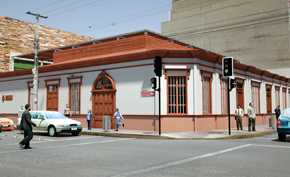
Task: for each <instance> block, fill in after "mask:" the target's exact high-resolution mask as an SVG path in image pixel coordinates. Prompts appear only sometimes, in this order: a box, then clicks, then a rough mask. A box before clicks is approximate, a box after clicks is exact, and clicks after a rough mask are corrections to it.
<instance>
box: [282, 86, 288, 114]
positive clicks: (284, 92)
mask: <svg viewBox="0 0 290 177" xmlns="http://www.w3.org/2000/svg"><path fill="white" fill-rule="evenodd" d="M282 91H283V92H282V100H283V101H282V104H283V105H282V107H281V110H284V109H286V108H287V105H286V88H283V89H282Z"/></svg>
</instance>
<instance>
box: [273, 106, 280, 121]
mask: <svg viewBox="0 0 290 177" xmlns="http://www.w3.org/2000/svg"><path fill="white" fill-rule="evenodd" d="M274 111H275V113H276V119H278V117H279V116H280V114H281V110H280V106H277V108H276V109H275V110H274Z"/></svg>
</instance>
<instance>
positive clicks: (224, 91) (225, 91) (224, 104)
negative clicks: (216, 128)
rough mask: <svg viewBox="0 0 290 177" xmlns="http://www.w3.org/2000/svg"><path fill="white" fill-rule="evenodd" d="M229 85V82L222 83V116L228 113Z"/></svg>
mask: <svg viewBox="0 0 290 177" xmlns="http://www.w3.org/2000/svg"><path fill="white" fill-rule="evenodd" d="M227 86H228V84H227V81H224V80H223V81H222V84H221V92H222V93H221V99H222V105H221V106H222V111H221V112H222V114H226V113H228V88H227Z"/></svg>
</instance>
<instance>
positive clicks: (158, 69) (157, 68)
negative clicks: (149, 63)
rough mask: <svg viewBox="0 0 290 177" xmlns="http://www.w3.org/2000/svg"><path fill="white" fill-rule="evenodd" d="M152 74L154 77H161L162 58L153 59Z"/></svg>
mask: <svg viewBox="0 0 290 177" xmlns="http://www.w3.org/2000/svg"><path fill="white" fill-rule="evenodd" d="M154 73H155V75H156V76H159V77H161V76H162V58H161V57H159V56H156V57H155V59H154Z"/></svg>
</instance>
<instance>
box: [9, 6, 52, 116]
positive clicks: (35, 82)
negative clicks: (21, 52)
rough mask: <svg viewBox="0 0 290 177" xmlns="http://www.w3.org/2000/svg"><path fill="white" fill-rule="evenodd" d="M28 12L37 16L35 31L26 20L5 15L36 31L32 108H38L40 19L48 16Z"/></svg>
mask: <svg viewBox="0 0 290 177" xmlns="http://www.w3.org/2000/svg"><path fill="white" fill-rule="evenodd" d="M27 14H30V15H35V16H36V23H35V31H34V30H33V29H32V28H31V27H30V26H29V25H28V24H27V23H25V22H23V21H21V20H18V19H15V18H11V17H5V19H7V20H16V21H19V22H20V23H23V24H25V25H27V26H28V27H29V28H30V29H31V30H32V31H33V33H34V43H35V45H34V46H35V47H34V48H35V54H34V68H33V69H32V73H33V75H34V77H33V95H34V99H33V101H32V110H38V58H39V56H38V49H39V44H38V42H39V39H38V19H39V17H42V18H47V17H43V16H40V15H39V14H38V13H37V14H32V13H30V12H27Z"/></svg>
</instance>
